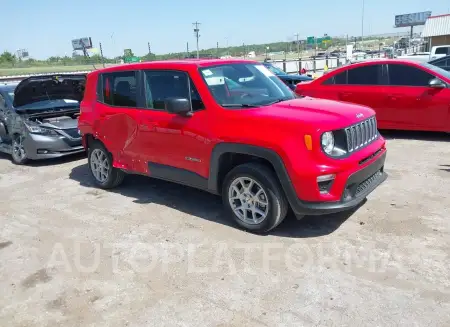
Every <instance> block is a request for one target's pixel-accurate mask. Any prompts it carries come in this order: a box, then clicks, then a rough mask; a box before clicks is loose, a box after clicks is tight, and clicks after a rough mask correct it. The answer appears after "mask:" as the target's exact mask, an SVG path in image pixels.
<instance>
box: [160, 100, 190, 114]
mask: <svg viewBox="0 0 450 327" xmlns="http://www.w3.org/2000/svg"><path fill="white" fill-rule="evenodd" d="M165 107H166V111H167V112H170V113H171V114H177V115H188V114H189V113H190V112H191V102H190V101H189V99H187V98H171V99H167V100H166V102H165Z"/></svg>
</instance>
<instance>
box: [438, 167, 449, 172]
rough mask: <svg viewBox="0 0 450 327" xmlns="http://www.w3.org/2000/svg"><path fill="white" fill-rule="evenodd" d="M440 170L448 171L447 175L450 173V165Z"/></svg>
mask: <svg viewBox="0 0 450 327" xmlns="http://www.w3.org/2000/svg"><path fill="white" fill-rule="evenodd" d="M439 170H442V171H446V172H447V173H450V165H441V166H440V168H439Z"/></svg>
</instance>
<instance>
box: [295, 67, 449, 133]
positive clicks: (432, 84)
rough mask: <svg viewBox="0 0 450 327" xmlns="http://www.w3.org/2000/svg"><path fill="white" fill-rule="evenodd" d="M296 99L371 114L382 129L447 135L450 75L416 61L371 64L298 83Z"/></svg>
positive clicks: (339, 69)
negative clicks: (349, 106) (360, 109)
mask: <svg viewBox="0 0 450 327" xmlns="http://www.w3.org/2000/svg"><path fill="white" fill-rule="evenodd" d="M295 92H296V94H297V95H299V96H310V97H314V98H321V99H329V100H337V101H345V102H349V103H354V104H359V105H364V106H368V107H370V108H372V109H373V110H375V112H376V114H377V122H378V127H379V128H380V129H400V130H421V131H439V132H450V111H449V108H450V72H449V71H446V70H444V69H442V68H440V67H438V66H435V65H432V64H429V63H421V62H417V61H408V60H398V59H386V60H371V61H365V62H360V63H355V64H350V65H346V66H343V67H340V68H337V69H335V70H333V71H331V72H329V73H328V74H326V75H323V76H321V77H319V78H317V79H316V80H314V81H311V82H305V83H301V84H298V85H297V86H296V90H295Z"/></svg>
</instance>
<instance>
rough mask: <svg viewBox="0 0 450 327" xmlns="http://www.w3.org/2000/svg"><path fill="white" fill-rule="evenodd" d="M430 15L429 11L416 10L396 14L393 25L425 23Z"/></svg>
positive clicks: (407, 25)
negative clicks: (414, 11) (410, 12)
mask: <svg viewBox="0 0 450 327" xmlns="http://www.w3.org/2000/svg"><path fill="white" fill-rule="evenodd" d="M430 16H431V11H423V12H416V13H412V14H404V15H396V16H395V27H410V26H418V25H425V22H426V21H427V19H428V17H430Z"/></svg>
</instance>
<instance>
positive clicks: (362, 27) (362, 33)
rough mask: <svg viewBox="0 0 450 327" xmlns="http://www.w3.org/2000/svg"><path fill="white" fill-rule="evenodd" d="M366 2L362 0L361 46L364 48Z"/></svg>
mask: <svg viewBox="0 0 450 327" xmlns="http://www.w3.org/2000/svg"><path fill="white" fill-rule="evenodd" d="M363 40H364V0H362V15H361V44H362V46H364V41H363Z"/></svg>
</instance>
